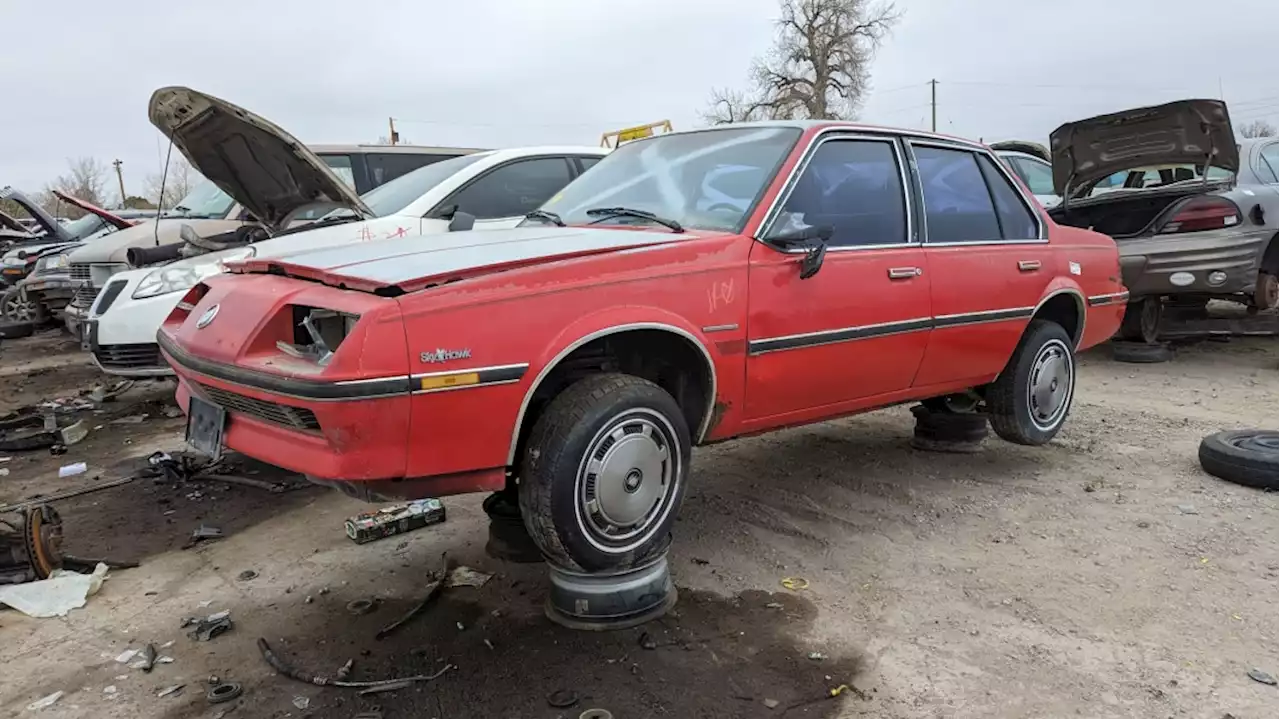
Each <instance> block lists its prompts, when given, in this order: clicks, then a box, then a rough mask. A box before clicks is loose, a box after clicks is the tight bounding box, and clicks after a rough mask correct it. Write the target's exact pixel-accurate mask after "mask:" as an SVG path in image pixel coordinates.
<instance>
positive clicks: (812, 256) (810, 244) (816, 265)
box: [765, 225, 835, 280]
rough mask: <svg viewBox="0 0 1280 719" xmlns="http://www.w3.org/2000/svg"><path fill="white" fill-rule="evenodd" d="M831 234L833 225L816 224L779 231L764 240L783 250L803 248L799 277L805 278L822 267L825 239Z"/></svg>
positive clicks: (824, 256)
mask: <svg viewBox="0 0 1280 719" xmlns="http://www.w3.org/2000/svg"><path fill="white" fill-rule="evenodd" d="M833 234H835V228H834V227H832V226H830V225H818V226H810V227H804V228H801V229H798V230H789V231H786V232H781V233H778V234H777V235H774V236H772V237H768V238H766V239H765V242H768V243H770V244H772V245H775V246H777V247H780V248H782V249H784V250H789V249H803V250H805V253H804V257H803V258H802V259H801V260H800V279H802V280H807V279H809V278H810V277H813V276H814V275H816V274H818V270H820V269H822V261H823V260H824V259H826V257H827V241H828V240H830V239H831V236H832V235H833Z"/></svg>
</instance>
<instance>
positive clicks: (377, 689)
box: [357, 679, 416, 697]
mask: <svg viewBox="0 0 1280 719" xmlns="http://www.w3.org/2000/svg"><path fill="white" fill-rule="evenodd" d="M415 683H416V682H414V681H413V680H412V679H403V680H401V681H398V682H391V683H390V684H379V685H377V686H373V687H369V688H368V689H361V690H360V691H359V692H357V694H359V695H360V696H362V697H365V696H369V695H370V694H381V693H383V692H395V691H400V690H401V689H408V688H409V687H411V686H413V685H414V684H415Z"/></svg>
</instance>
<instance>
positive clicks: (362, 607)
mask: <svg viewBox="0 0 1280 719" xmlns="http://www.w3.org/2000/svg"><path fill="white" fill-rule="evenodd" d="M377 608H378V603H377V602H376V601H375V600H373V599H352V600H351V601H349V602H347V611H348V612H351V613H352V614H354V615H356V616H361V615H364V614H368V613H370V612H372V611H373V610H375V609H377Z"/></svg>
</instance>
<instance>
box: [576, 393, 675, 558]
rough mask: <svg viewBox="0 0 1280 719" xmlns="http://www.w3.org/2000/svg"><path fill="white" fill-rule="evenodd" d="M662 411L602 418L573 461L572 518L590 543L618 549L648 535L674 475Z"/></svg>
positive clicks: (667, 503) (670, 434)
mask: <svg viewBox="0 0 1280 719" xmlns="http://www.w3.org/2000/svg"><path fill="white" fill-rule="evenodd" d="M675 436H676V433H675V430H674V428H672V426H671V424H670V423H669V422H668V421H667V419H666V418H665V417H663V416H662V415H661V414H658V413H657V412H654V411H652V410H647V409H634V410H628V411H626V412H623V413H621V414H619V415H617V416H615V417H614V418H613V419H610V420H609V421H608V422H606V423H605V425H604V427H603V428H602V429H601V430H600V431H599V432H597V433H596V435H595V437H593V438H592V439H591V442H590V443H588V445H587V451H586V453H585V455H584V456H583V458H582V462H581V463H580V464H579V466H578V476H577V488H576V489H577V492H576V498H575V499H576V502H577V505H578V506H577V514H578V524H579V527H580V529H582V532H583V535H584V536H585V537H586V539H587V541H588V542H590V543H591V544H592V546H594V547H595V548H596V549H599V550H600V551H602V552H607V553H610V554H622V553H625V552H629V551H632V550H634V549H636V548H637V547H640V546H641V545H643V544H644V543H646V542H648V541H649V540H650V539H652V535H653V533H654V532H655V531H656V530H657V528H658V527H659V526H660V525H661V524H662V523H663V520H665V519H666V517H667V514H668V513H670V511H671V508H672V502H673V499H674V498H675V496H676V489H677V483H678V482H679V481H680V469H681V468H680V457H681V452H680V448H679V445H678V443H677V441H676V439H675Z"/></svg>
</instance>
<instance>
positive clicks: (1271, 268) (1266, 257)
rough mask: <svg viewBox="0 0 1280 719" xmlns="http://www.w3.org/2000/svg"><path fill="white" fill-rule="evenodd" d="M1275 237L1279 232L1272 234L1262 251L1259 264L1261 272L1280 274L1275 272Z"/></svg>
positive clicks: (1278, 235)
mask: <svg viewBox="0 0 1280 719" xmlns="http://www.w3.org/2000/svg"><path fill="white" fill-rule="evenodd" d="M1277 237H1280V234H1277V235H1272V236H1271V241H1270V242H1268V243H1267V249H1265V250H1263V251H1262V265H1261V266H1260V269H1261V270H1262V271H1263V272H1270V273H1271V274H1273V275H1274V274H1280V273H1278V272H1277V259H1276V238H1277Z"/></svg>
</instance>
